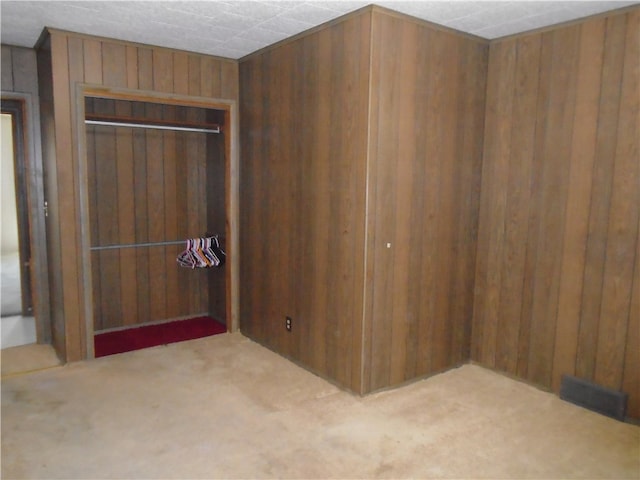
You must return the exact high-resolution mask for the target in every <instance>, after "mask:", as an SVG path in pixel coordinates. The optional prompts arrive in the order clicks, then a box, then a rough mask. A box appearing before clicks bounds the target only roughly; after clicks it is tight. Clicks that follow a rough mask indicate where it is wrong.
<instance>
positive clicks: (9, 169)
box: [0, 99, 37, 349]
mask: <svg viewBox="0 0 640 480" xmlns="http://www.w3.org/2000/svg"><path fill="white" fill-rule="evenodd" d="M1 118H2V160H1V165H2V169H1V177H0V182H1V190H0V191H1V195H2V211H1V215H2V216H1V217H0V218H1V224H2V230H1V232H2V234H1V238H0V251H1V265H0V275H1V278H0V287H1V292H0V295H1V297H0V298H1V302H0V316H1V318H2V325H1V327H2V335H1V341H2V348H3V349H4V348H7V347H13V346H19V345H27V344H31V343H36V341H37V333H36V332H37V329H36V319H35V317H34V308H33V305H34V302H33V291H32V283H31V276H32V273H31V246H30V245H31V232H30V228H29V212H28V200H27V198H28V187H27V176H26V174H27V165H26V157H25V141H24V139H25V135H24V105H23V103H22V102H20V101H19V100H4V99H3V101H2V114H1Z"/></svg>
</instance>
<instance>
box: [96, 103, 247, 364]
mask: <svg viewBox="0 0 640 480" xmlns="http://www.w3.org/2000/svg"><path fill="white" fill-rule="evenodd" d="M229 118H230V115H229V111H228V110H224V109H217V108H208V107H203V106H194V105H190V104H180V103H173V101H171V102H168V103H166V102H162V101H161V100H158V101H155V99H154V100H153V101H150V100H149V99H148V98H145V99H144V100H136V99H129V98H118V97H115V98H112V97H104V96H91V95H86V96H84V131H85V139H84V141H85V144H84V147H85V151H86V175H85V177H86V193H87V195H86V199H87V208H86V210H87V212H88V238H89V241H88V251H89V252H88V258H89V262H88V263H89V265H90V268H89V270H90V279H91V291H90V297H91V302H90V303H91V312H90V316H91V318H92V320H91V323H92V324H91V325H90V326H88V327H89V328H88V331H90V332H92V335H93V341H94V343H93V345H94V356H103V355H107V354H111V353H120V352H121V351H128V350H134V349H137V348H144V347H147V346H154V345H160V344H166V343H172V342H175V341H181V340H187V339H191V338H198V337H202V336H207V335H212V334H215V333H221V332H224V331H227V330H231V329H232V325H231V318H230V317H231V313H230V312H231V305H230V304H229V303H230V298H231V293H230V288H231V282H230V278H231V277H230V271H229V268H230V266H231V263H232V262H231V258H230V256H231V255H233V254H234V252H233V250H232V249H230V248H229V246H230V242H228V238H229V236H230V234H231V232H230V229H229V222H228V221H227V218H228V212H229V204H228V202H229V200H228V199H229V198H230V197H229V192H228V185H227V184H228V172H229V168H228V162H229V158H228V156H229V152H230V140H231V139H230V135H229V133H230V125H228V123H229ZM185 252H186V253H185ZM192 254H193V255H194V256H195V257H196V259H195V260H200V261H194V262H186V263H185V262H184V261H179V260H180V259H181V258H182V259H183V260H184V258H185V255H186V257H188V258H189V259H191V258H192V257H191V255H192ZM216 254H217V255H216ZM198 255H200V256H199V257H198ZM216 259H217V261H216ZM90 336H91V335H89V337H90ZM129 344H130V345H129Z"/></svg>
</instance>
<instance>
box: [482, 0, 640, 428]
mask: <svg viewBox="0 0 640 480" xmlns="http://www.w3.org/2000/svg"><path fill="white" fill-rule="evenodd" d="M639 18H640V9H639V8H635V9H632V10H630V11H625V12H620V13H617V14H612V15H609V16H605V17H597V18H594V19H589V20H586V21H583V22H579V23H576V24H573V25H569V26H563V27H558V28H555V29H552V30H548V31H544V32H542V33H532V34H526V35H522V36H518V37H513V38H508V39H504V40H499V41H494V42H492V43H491V45H490V59H489V72H488V87H487V109H486V121H485V137H484V156H483V172H482V186H481V206H480V221H479V225H480V229H479V235H478V259H477V266H476V276H475V281H476V285H475V301H474V315H473V334H472V352H471V359H472V360H473V361H476V362H479V363H480V364H482V365H486V366H488V367H491V368H495V369H497V370H500V371H504V372H506V373H508V374H511V375H515V376H517V377H520V378H523V379H526V380H528V381H530V382H532V383H534V384H537V385H539V386H542V387H545V388H549V389H552V390H553V391H555V392H558V391H559V387H560V382H561V377H562V375H563V374H570V375H575V376H578V377H581V378H585V379H587V380H590V381H593V382H595V383H597V384H600V385H603V386H605V387H609V388H612V389H616V390H623V391H626V392H627V393H628V394H629V407H628V409H629V412H628V413H629V415H630V416H631V417H634V418H639V417H640V379H639V377H640V358H639V355H640V354H639V351H638V345H637V341H638V338H639V336H640V318H639V316H640V305H639V301H640V299H639V297H640V294H639V289H640V264H639V262H640V258H639V257H640V255H639V252H638V218H639V211H638V208H639V205H640V198H639V194H640V189H639V188H638V184H639V182H640V171H639V170H640V166H639V163H638V141H639V140H638V135H637V132H638V114H637V112H638V62H639V59H640V52H638V31H639V30H640V28H639V25H638V23H639Z"/></svg>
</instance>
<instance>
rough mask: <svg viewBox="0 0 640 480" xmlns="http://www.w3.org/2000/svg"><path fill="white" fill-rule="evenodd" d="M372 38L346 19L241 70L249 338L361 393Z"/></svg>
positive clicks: (364, 23)
mask: <svg viewBox="0 0 640 480" xmlns="http://www.w3.org/2000/svg"><path fill="white" fill-rule="evenodd" d="M369 36H370V16H368V15H356V16H351V17H349V18H347V19H344V20H342V21H340V22H337V23H335V24H333V25H332V26H330V27H328V28H324V29H322V30H320V31H318V32H316V33H312V34H309V35H306V36H304V37H302V38H299V39H297V40H295V41H291V42H288V43H286V44H284V45H282V46H280V47H278V48H274V49H269V50H267V51H265V52H263V53H259V54H256V55H253V56H251V57H250V58H248V59H245V60H244V61H243V62H241V64H240V90H241V104H240V105H241V111H240V118H241V128H240V131H241V141H242V147H243V151H242V162H241V168H242V170H241V176H240V178H241V185H240V191H241V217H240V242H241V244H240V251H241V258H240V262H241V279H242V282H241V292H240V298H241V307H240V308H241V310H240V312H241V320H242V324H241V328H242V331H243V333H245V334H246V335H248V336H250V337H251V338H253V339H255V340H257V341H259V342H261V343H263V344H265V345H267V346H269V347H270V348H272V349H274V350H276V351H277V352H279V353H281V354H283V355H285V356H287V357H289V358H292V359H294V360H296V361H298V362H300V363H302V364H304V365H305V366H306V367H307V368H309V369H311V370H313V371H315V372H317V373H319V374H321V375H323V376H325V377H328V378H331V379H333V380H334V381H336V382H337V383H339V384H341V385H344V386H346V387H348V388H351V389H352V390H355V391H360V388H361V384H360V383H361V338H362V308H363V307H362V298H363V275H364V264H363V263H364V248H363V246H364V225H365V218H364V214H365V182H366V175H365V173H366V158H367V114H368V82H369V76H368V71H369ZM286 316H290V317H291V318H292V319H293V328H292V331H291V332H287V331H286V330H285V317H286Z"/></svg>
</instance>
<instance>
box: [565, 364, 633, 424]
mask: <svg viewBox="0 0 640 480" xmlns="http://www.w3.org/2000/svg"><path fill="white" fill-rule="evenodd" d="M627 397H628V395H627V394H626V393H624V392H619V391H616V390H612V389H610V388H605V387H603V386H601V385H596V384H595V383H591V382H589V381H587V380H584V379H581V378H577V377H572V376H571V375H563V376H562V383H561V385H560V398H561V399H563V400H566V401H567V402H571V403H574V404H576V405H579V406H581V407H584V408H588V409H589V410H593V411H594V412H598V413H601V414H603V415H606V416H608V417H613V418H615V419H617V420H621V421H624V419H625V415H626V413H627Z"/></svg>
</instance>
